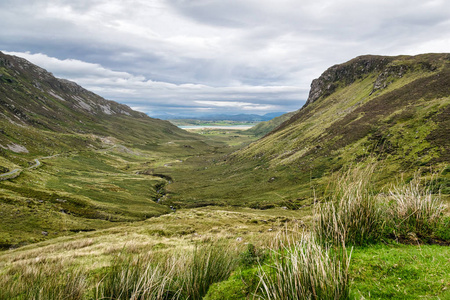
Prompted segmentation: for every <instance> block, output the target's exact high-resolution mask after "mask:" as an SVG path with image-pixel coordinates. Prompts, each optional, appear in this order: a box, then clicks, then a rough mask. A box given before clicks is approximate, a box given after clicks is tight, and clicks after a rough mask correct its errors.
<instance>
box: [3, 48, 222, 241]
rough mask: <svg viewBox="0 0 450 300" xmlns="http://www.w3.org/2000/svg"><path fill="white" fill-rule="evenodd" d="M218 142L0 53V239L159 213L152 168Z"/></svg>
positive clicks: (157, 179) (159, 193)
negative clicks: (149, 115) (105, 97)
mask: <svg viewBox="0 0 450 300" xmlns="http://www.w3.org/2000/svg"><path fill="white" fill-rule="evenodd" d="M218 145H222V144H221V143H219V142H213V141H211V140H208V139H207V138H204V137H202V136H200V135H196V134H192V133H189V132H187V131H184V130H181V129H179V128H178V127H176V126H174V125H172V124H171V123H169V122H168V121H162V120H157V119H152V118H150V117H148V116H147V115H145V114H143V113H140V112H136V111H133V110H132V109H130V108H129V107H127V106H125V105H122V104H119V103H116V102H113V101H108V100H105V99H103V98H102V97H100V96H98V95H96V94H94V93H92V92H89V91H87V90H85V89H83V88H82V87H80V86H78V85H77V84H75V83H73V82H69V81H67V80H63V79H58V78H55V77H54V76H53V75H52V74H51V73H49V72H47V71H45V70H44V69H42V68H40V67H38V66H35V65H33V64H31V63H30V62H28V61H26V60H24V59H22V58H19V57H14V56H8V55H4V54H2V53H0V218H1V222H2V223H1V227H0V248H9V247H12V246H13V247H15V246H17V245H23V244H27V243H34V242H37V241H40V240H45V239H49V238H54V237H57V236H61V235H67V234H73V233H76V232H78V231H91V230H98V229H101V228H106V227H111V226H116V225H117V223H118V222H119V223H120V222H129V221H137V220H144V219H146V218H149V217H152V216H158V215H161V214H165V213H168V212H170V209H169V208H168V206H166V205H163V203H158V202H160V201H158V200H160V199H161V198H162V197H163V196H164V193H163V190H164V186H165V185H166V183H167V179H166V177H164V176H161V175H160V174H156V175H155V174H154V173H153V169H154V168H155V167H159V166H164V165H171V164H174V163H175V164H177V163H179V162H180V161H181V159H185V158H187V157H190V156H197V155H201V154H202V153H205V152H210V151H213V150H214V149H216V147H217V146H218Z"/></svg>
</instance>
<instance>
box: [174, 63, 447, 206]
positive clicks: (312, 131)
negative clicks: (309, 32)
mask: <svg viewBox="0 0 450 300" xmlns="http://www.w3.org/2000/svg"><path fill="white" fill-rule="evenodd" d="M449 82H450V54H425V55H419V56H398V57H383V56H370V55H368V56H361V57H357V58H355V59H353V60H351V61H349V62H346V63H344V64H340V65H336V66H333V67H331V68H329V69H328V70H326V71H325V72H324V73H323V74H322V75H321V76H320V77H319V78H318V79H316V80H314V81H313V82H312V85H311V91H310V96H309V99H308V102H307V104H306V105H305V106H304V107H303V108H302V109H300V110H299V111H298V112H296V113H295V115H293V116H292V117H291V118H290V119H288V120H287V121H285V122H284V123H282V124H281V125H280V126H279V127H277V128H276V129H275V130H273V131H272V132H271V133H269V134H267V135H266V136H264V137H263V138H262V139H260V140H258V141H256V142H254V143H252V144H250V145H248V146H247V147H245V148H243V149H241V150H238V151H236V152H235V153H233V154H232V155H229V156H227V157H226V158H225V161H224V159H221V160H219V159H216V160H211V161H210V162H206V161H205V162H204V163H203V164H204V166H203V168H199V172H198V176H199V178H201V179H197V183H195V182H193V181H188V179H186V180H185V181H183V180H178V182H177V183H176V184H175V185H173V186H171V190H172V192H173V200H174V203H177V204H178V205H187V206H189V205H200V204H202V205H206V204H208V203H216V204H217V203H219V204H233V205H242V206H251V207H255V208H267V207H273V206H277V205H279V206H286V207H288V208H289V207H291V208H299V207H305V206H308V205H309V204H310V203H311V199H313V198H314V197H320V196H321V195H322V193H323V192H324V191H325V190H326V189H327V185H328V182H329V179H330V176H332V174H333V173H334V172H335V171H337V170H340V169H341V168H343V167H350V166H352V165H356V164H367V163H373V161H374V160H375V161H378V162H377V172H376V176H377V178H376V180H377V181H378V184H379V186H380V187H382V186H383V185H384V184H387V183H389V182H392V180H394V181H395V178H397V179H400V178H399V177H400V176H401V175H402V174H403V175H404V178H405V179H406V180H407V179H408V178H409V176H411V175H412V173H414V172H415V171H418V170H419V169H422V170H423V172H424V176H428V175H430V174H429V173H427V172H431V171H432V172H435V171H442V173H441V174H440V176H438V178H435V179H434V183H436V184H437V187H436V188H439V187H440V188H442V192H443V193H445V194H448V193H449V182H450V181H449V178H448V177H449V172H448V171H449V169H448V163H449V160H450V157H449V146H450V145H449V138H450V136H449V132H450V124H449V122H450V118H449V109H450V107H449V104H450V85H449ZM173 176H174V178H176V177H177V174H176V173H174V174H173ZM183 183H184V184H183ZM181 195H183V196H182V197H181ZM200 199H207V200H203V201H201V200H200Z"/></svg>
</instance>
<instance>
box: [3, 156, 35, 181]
mask: <svg viewBox="0 0 450 300" xmlns="http://www.w3.org/2000/svg"><path fill="white" fill-rule="evenodd" d="M34 162H35V163H34V165H32V166H30V167H28V168H27V170H32V169H36V168H37V167H39V166H40V165H41V162H40V161H39V159H37V158H35V159H34ZM22 170H23V169H14V170H12V171H9V172H7V173H3V174H0V181H2V180H8V179H13V178H16V177H17V176H19V175H20V173H22Z"/></svg>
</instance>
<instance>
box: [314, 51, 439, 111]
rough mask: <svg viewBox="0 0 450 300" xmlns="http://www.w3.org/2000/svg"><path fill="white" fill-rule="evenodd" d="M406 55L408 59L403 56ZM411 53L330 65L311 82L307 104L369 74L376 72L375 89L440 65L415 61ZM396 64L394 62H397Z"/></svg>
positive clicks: (374, 74) (371, 56)
mask: <svg viewBox="0 0 450 300" xmlns="http://www.w3.org/2000/svg"><path fill="white" fill-rule="evenodd" d="M402 58H404V60H402ZM407 58H408V57H407V56H397V57H387V56H375V55H364V56H359V57H357V58H354V59H352V60H350V61H348V62H346V63H344V64H339V65H335V66H332V67H330V68H329V69H327V70H326V71H325V72H324V73H323V74H322V75H321V76H320V77H319V78H317V79H314V80H313V81H312V83H311V89H310V92H309V97H308V100H307V102H306V104H305V106H307V105H309V104H311V103H313V102H315V101H317V100H319V99H320V98H325V97H327V96H329V95H331V94H332V93H333V92H334V91H336V89H337V88H339V87H341V88H342V87H345V86H348V85H350V84H352V83H354V82H355V81H357V80H361V79H363V78H365V77H367V76H375V77H376V79H375V80H374V83H373V89H372V92H371V94H372V93H375V92H376V91H379V90H382V89H385V88H386V87H387V86H388V85H389V84H391V83H392V82H393V81H394V80H395V79H398V78H402V77H403V76H404V75H405V74H406V73H407V72H410V71H416V72H417V71H420V70H425V71H434V70H436V68H437V66H436V65H434V64H433V63H432V62H430V61H428V60H423V61H415V62H413V61H411V60H408V59H407ZM394 61H395V63H394V64H392V62H394Z"/></svg>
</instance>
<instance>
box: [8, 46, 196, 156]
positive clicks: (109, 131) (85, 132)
mask: <svg viewBox="0 0 450 300" xmlns="http://www.w3.org/2000/svg"><path fill="white" fill-rule="evenodd" d="M0 116H1V117H0V125H1V131H0V154H1V156H3V157H11V158H13V157H14V156H17V155H16V154H21V155H25V154H28V153H29V155H30V156H31V155H36V154H39V155H48V154H52V153H55V152H63V151H69V150H74V149H80V148H85V147H87V146H90V147H98V146H99V145H100V144H101V143H100V140H99V138H101V137H107V136H112V137H115V138H118V139H120V140H121V141H123V142H125V143H137V144H144V143H146V142H150V141H151V142H162V141H169V140H173V139H193V140H196V139H198V137H196V136H195V135H192V134H190V133H187V132H185V131H182V130H180V129H179V128H177V127H176V126H174V125H172V124H171V123H170V122H168V121H162V120H158V119H153V118H150V117H148V116H147V115H145V114H144V113H140V112H137V111H134V110H132V109H131V108H129V107H128V106H126V105H123V104H119V103H117V102H114V101H109V100H105V99H104V98H102V97H100V96H98V95H96V94H94V93H92V92H90V91H87V90H86V89H84V88H82V87H81V86H79V85H77V84H76V83H74V82H71V81H68V80H65V79H58V78H55V77H54V76H53V75H52V74H51V73H49V72H47V71H46V70H44V69H42V68H40V67H38V66H36V65H34V64H32V63H30V62H28V61H27V60H25V59H23V58H20V57H16V56H10V55H5V54H3V53H1V52H0Z"/></svg>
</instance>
